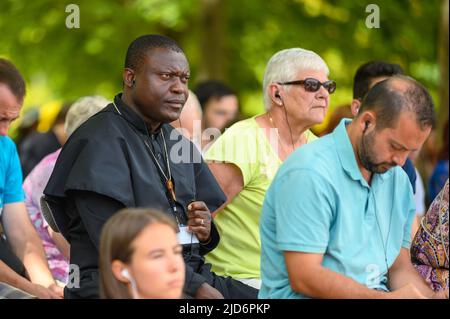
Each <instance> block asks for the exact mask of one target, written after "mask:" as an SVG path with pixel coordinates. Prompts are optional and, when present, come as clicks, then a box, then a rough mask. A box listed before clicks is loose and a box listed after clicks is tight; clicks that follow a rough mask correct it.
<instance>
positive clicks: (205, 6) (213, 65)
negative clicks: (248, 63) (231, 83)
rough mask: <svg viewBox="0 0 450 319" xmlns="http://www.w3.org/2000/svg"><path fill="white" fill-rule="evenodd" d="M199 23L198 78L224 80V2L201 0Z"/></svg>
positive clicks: (219, 0) (220, 0)
mask: <svg viewBox="0 0 450 319" xmlns="http://www.w3.org/2000/svg"><path fill="white" fill-rule="evenodd" d="M201 6H202V15H201V18H200V19H201V23H200V34H201V37H200V38H201V40H200V41H201V57H202V58H201V63H200V65H199V75H198V79H199V80H200V81H201V80H207V79H216V80H222V81H225V80H226V71H225V70H226V65H225V56H226V53H225V52H226V49H225V47H226V45H225V41H226V37H225V34H224V32H225V19H226V17H225V4H224V1H222V0H202V3H201Z"/></svg>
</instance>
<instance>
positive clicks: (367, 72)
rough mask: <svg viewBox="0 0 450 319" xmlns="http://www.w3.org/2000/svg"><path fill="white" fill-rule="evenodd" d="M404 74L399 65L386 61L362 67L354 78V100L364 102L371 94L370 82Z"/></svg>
mask: <svg viewBox="0 0 450 319" xmlns="http://www.w3.org/2000/svg"><path fill="white" fill-rule="evenodd" d="M400 74H403V69H402V67H401V66H400V65H398V64H392V63H388V62H384V61H370V62H367V63H365V64H363V65H361V66H360V67H359V68H358V70H357V71H356V73H355V77H354V78H353V98H354V99H358V100H360V101H362V99H363V98H364V96H366V94H367V92H369V89H370V88H369V85H370V81H371V80H372V79H374V78H377V77H380V76H393V75H400Z"/></svg>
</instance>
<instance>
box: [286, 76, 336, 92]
mask: <svg viewBox="0 0 450 319" xmlns="http://www.w3.org/2000/svg"><path fill="white" fill-rule="evenodd" d="M278 84H280V85H303V87H304V88H305V90H306V91H308V92H317V91H319V89H320V87H321V86H323V87H324V88H325V89H326V90H327V91H328V93H330V94H332V93H334V91H336V82H334V81H333V80H328V81H325V82H323V83H322V82H320V81H319V80H316V79H313V78H306V79H304V80H297V81H289V82H278Z"/></svg>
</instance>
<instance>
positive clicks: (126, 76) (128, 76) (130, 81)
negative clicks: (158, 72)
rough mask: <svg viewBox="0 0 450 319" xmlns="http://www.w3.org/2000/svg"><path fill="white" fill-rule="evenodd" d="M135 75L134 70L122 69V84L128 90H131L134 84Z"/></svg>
mask: <svg viewBox="0 0 450 319" xmlns="http://www.w3.org/2000/svg"><path fill="white" fill-rule="evenodd" d="M135 77H136V75H135V73H134V70H132V69H130V68H125V69H123V84H124V86H127V87H129V88H132V87H133V86H134V83H135Z"/></svg>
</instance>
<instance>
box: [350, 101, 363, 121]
mask: <svg viewBox="0 0 450 319" xmlns="http://www.w3.org/2000/svg"><path fill="white" fill-rule="evenodd" d="M360 107H361V101H360V100H358V99H353V101H352V104H351V105H350V109H351V111H352V114H353V117H356V115H358V112H359V108H360Z"/></svg>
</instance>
